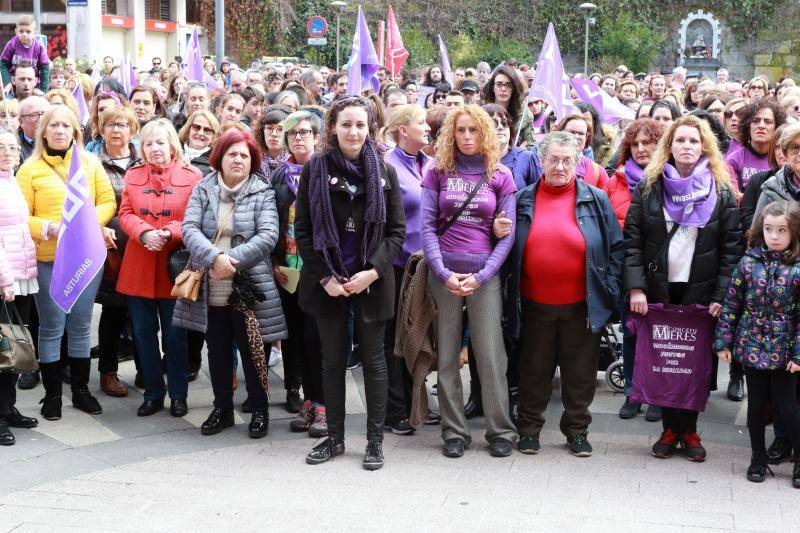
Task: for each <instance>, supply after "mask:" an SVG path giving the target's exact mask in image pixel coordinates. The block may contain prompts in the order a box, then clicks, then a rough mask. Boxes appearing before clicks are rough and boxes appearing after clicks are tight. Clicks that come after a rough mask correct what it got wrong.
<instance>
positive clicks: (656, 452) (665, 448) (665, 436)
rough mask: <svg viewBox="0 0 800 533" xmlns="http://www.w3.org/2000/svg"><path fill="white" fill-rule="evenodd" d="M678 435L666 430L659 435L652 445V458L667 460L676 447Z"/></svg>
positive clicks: (668, 429)
mask: <svg viewBox="0 0 800 533" xmlns="http://www.w3.org/2000/svg"><path fill="white" fill-rule="evenodd" d="M678 442H679V440H678V434H677V433H675V432H674V431H672V429H670V428H667V429H665V430H664V431H663V432H662V433H661V437H659V439H658V440H657V441H656V443H655V444H653V457H658V458H659V459H668V458H670V457H672V454H674V453H675V448H676V447H677V445H678Z"/></svg>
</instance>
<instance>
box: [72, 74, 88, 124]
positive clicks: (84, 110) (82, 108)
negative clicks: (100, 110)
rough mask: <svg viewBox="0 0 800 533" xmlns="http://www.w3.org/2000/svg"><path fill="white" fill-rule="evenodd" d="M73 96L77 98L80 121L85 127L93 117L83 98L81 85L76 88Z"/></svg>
mask: <svg viewBox="0 0 800 533" xmlns="http://www.w3.org/2000/svg"><path fill="white" fill-rule="evenodd" d="M72 96H74V97H75V100H77V101H78V120H80V122H81V124H82V125H83V126H85V125H86V123H87V122H89V118H91V115H90V113H89V108H88V107H87V105H86V98H84V97H83V88H82V87H81V85H80V84H78V85H76V86H75V90H74V91H72Z"/></svg>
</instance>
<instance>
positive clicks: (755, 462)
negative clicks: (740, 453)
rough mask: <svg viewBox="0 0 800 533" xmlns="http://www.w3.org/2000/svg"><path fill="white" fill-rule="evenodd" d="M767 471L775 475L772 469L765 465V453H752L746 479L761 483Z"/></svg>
mask: <svg viewBox="0 0 800 533" xmlns="http://www.w3.org/2000/svg"><path fill="white" fill-rule="evenodd" d="M767 472H769V473H770V474H771V475H772V477H775V474H774V473H773V472H772V469H771V468H770V467H769V466H767V453H766V452H761V453H754V454H753V457H752V458H751V459H750V466H749V467H748V468H747V480H748V481H752V482H753V483H761V482H763V481H764V480H765V479H766V478H767Z"/></svg>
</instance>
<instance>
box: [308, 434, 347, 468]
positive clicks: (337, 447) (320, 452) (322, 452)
mask: <svg viewBox="0 0 800 533" xmlns="http://www.w3.org/2000/svg"><path fill="white" fill-rule="evenodd" d="M343 454H344V442H337V441H336V440H335V439H334V438H333V437H325V438H324V439H322V440H321V441H319V442H317V443H316V444H314V447H313V448H311V451H310V452H308V455H306V463H308V464H310V465H318V464H322V463H327V462H328V461H332V460H333V458H334V457H336V456H339V455H343Z"/></svg>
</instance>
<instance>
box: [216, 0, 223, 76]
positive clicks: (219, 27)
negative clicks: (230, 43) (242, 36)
mask: <svg viewBox="0 0 800 533" xmlns="http://www.w3.org/2000/svg"><path fill="white" fill-rule="evenodd" d="M214 33H215V35H214V37H215V38H216V39H217V46H216V56H217V70H219V69H221V68H222V60H223V59H225V0H217V1H216V13H215V17H214Z"/></svg>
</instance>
